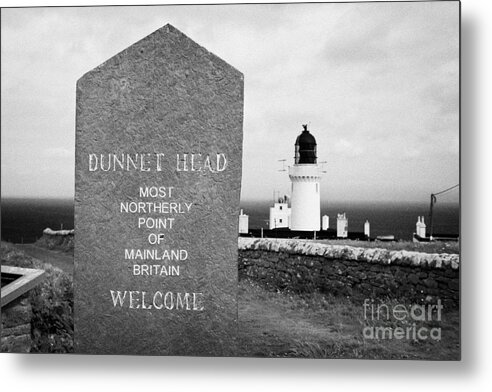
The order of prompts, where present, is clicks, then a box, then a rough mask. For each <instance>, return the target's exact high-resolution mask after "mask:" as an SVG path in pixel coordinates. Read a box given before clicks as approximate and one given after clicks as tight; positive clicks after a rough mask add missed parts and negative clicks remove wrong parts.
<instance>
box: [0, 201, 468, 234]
mask: <svg viewBox="0 0 492 392" xmlns="http://www.w3.org/2000/svg"><path fill="white" fill-rule="evenodd" d="M272 205H273V202H272V201H266V200H256V201H252V200H249V201H241V202H240V208H241V209H242V210H243V211H244V213H245V214H247V215H249V228H250V229H259V228H265V229H267V228H268V219H269V209H270V207H271V206H272ZM1 208H2V211H1V212H2V214H1V222H2V226H1V238H2V240H4V241H8V242H12V243H33V242H36V240H37V239H39V238H40V237H41V236H42V234H43V230H44V229H45V228H47V227H49V228H51V229H53V230H60V229H62V228H63V229H73V228H74V201H73V199H53V198H51V199H50V198H39V199H34V198H5V199H2V201H1ZM343 212H345V213H346V215H347V218H348V228H349V232H363V231H364V222H365V221H366V220H368V221H369V222H370V228H371V237H376V236H382V235H394V236H395V238H396V239H401V240H411V239H412V236H413V233H414V232H415V224H416V222H417V217H418V216H424V218H425V222H426V224H427V232H429V221H428V218H429V204H428V203H422V202H378V201H376V202H354V201H350V202H340V201H337V202H326V201H325V202H321V215H328V216H329V217H330V228H335V227H336V217H337V214H338V213H343ZM459 229H460V206H459V204H458V203H444V202H443V203H437V204H436V205H435V206H434V234H435V235H436V234H441V235H446V234H448V235H459Z"/></svg>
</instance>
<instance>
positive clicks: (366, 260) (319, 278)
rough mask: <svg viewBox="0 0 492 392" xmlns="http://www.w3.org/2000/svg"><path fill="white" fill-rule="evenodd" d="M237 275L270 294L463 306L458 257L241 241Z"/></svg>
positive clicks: (293, 242) (281, 241)
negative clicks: (289, 292)
mask: <svg viewBox="0 0 492 392" xmlns="http://www.w3.org/2000/svg"><path fill="white" fill-rule="evenodd" d="M239 250H240V251H239V276H240V278H244V277H248V278H251V279H254V280H256V281H259V282H260V283H262V284H263V285H264V286H266V287H270V288H272V289H281V290H292V291H295V292H313V291H320V292H323V293H330V294H333V295H343V296H350V297H355V298H360V299H364V298H369V299H371V298H397V299H406V300H410V301H413V302H417V303H421V302H423V301H427V302H434V301H436V300H437V299H440V300H441V301H442V303H443V304H444V306H445V307H448V308H449V307H451V308H457V307H459V264H460V259H459V255H456V254H428V253H419V252H409V251H390V250H386V249H379V248H356V247H350V246H342V245H324V244H318V243H314V242H311V241H304V240H292V239H287V240H285V239H257V238H256V239H255V238H243V237H241V238H239Z"/></svg>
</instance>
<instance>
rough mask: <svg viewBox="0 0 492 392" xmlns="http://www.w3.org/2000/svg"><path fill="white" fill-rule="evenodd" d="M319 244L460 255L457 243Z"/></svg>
mask: <svg viewBox="0 0 492 392" xmlns="http://www.w3.org/2000/svg"><path fill="white" fill-rule="evenodd" d="M314 242H318V243H321V244H329V245H347V246H354V247H358V248H382V249H388V250H408V251H415V252H423V253H454V254H458V253H460V244H459V242H458V241H457V242H441V241H436V242H410V241H397V242H386V241H384V242H383V241H371V242H368V241H355V240H316V241H314Z"/></svg>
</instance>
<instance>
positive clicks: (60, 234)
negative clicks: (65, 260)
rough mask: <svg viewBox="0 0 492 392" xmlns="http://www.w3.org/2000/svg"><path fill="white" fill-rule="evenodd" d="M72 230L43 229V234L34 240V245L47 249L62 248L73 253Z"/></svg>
mask: <svg viewBox="0 0 492 392" xmlns="http://www.w3.org/2000/svg"><path fill="white" fill-rule="evenodd" d="M73 239H74V230H73V229H72V230H51V229H50V228H47V229H44V230H43V236H42V237H41V238H40V239H39V240H38V241H37V242H36V245H38V246H41V247H43V248H47V249H52V250H53V249H55V250H62V251H64V252H71V253H73V248H74V242H73Z"/></svg>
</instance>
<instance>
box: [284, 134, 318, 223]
mask: <svg viewBox="0 0 492 392" xmlns="http://www.w3.org/2000/svg"><path fill="white" fill-rule="evenodd" d="M303 127H304V130H303V131H302V133H301V134H300V135H299V136H298V137H297V139H296V144H295V162H294V166H290V167H289V177H290V180H291V181H292V193H291V219H290V229H291V230H299V231H318V230H320V215H321V213H320V184H319V183H320V180H321V168H320V167H319V166H318V163H317V156H316V139H315V138H314V136H313V135H311V133H309V131H308V129H307V125H303Z"/></svg>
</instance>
